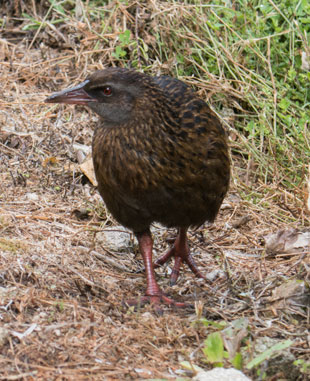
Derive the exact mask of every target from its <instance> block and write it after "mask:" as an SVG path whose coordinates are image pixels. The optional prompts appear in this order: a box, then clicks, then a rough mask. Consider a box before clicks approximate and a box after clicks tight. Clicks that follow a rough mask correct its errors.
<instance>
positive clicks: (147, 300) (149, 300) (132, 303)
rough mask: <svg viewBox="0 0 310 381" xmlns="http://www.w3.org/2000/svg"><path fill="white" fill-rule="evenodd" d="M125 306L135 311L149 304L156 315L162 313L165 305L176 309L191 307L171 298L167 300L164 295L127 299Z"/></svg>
mask: <svg viewBox="0 0 310 381" xmlns="http://www.w3.org/2000/svg"><path fill="white" fill-rule="evenodd" d="M125 304H126V305H127V306H129V307H135V308H137V309H139V308H141V307H143V306H145V305H146V304H151V306H152V307H153V308H154V310H155V311H156V312H158V313H162V308H161V306H162V305H167V306H170V307H176V308H187V307H191V305H190V304H187V303H182V302H176V301H175V300H173V299H172V298H169V297H168V296H166V295H165V294H164V293H161V294H159V295H144V296H141V297H139V298H137V299H129V300H127V301H126V302H125Z"/></svg>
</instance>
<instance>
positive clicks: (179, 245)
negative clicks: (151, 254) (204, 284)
mask: <svg viewBox="0 0 310 381" xmlns="http://www.w3.org/2000/svg"><path fill="white" fill-rule="evenodd" d="M186 233H187V229H185V228H180V229H179V234H178V236H177V238H176V240H175V242H174V244H173V247H172V248H171V249H170V250H168V251H167V252H166V253H165V254H164V255H162V256H161V257H159V258H158V259H157V260H156V261H155V263H154V268H156V267H159V266H161V265H163V264H164V263H166V262H167V261H168V260H169V259H170V258H171V257H174V266H173V269H172V273H171V276H170V284H171V285H174V284H175V283H176V281H177V279H178V277H179V274H180V267H181V264H182V263H186V264H187V265H188V267H189V268H190V269H191V270H192V272H193V273H194V274H195V275H196V277H198V278H203V279H205V276H204V275H203V274H202V273H201V272H200V271H199V270H198V267H197V265H196V263H195V261H194V259H193V257H192V256H191V255H190V251H189V247H188V242H187V235H186Z"/></svg>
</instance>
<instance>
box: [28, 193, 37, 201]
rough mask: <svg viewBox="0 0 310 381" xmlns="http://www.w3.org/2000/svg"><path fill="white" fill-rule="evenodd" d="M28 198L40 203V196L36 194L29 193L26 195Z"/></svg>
mask: <svg viewBox="0 0 310 381" xmlns="http://www.w3.org/2000/svg"><path fill="white" fill-rule="evenodd" d="M26 197H27V198H28V200H29V201H38V200H39V196H38V195H37V194H36V193H31V192H28V193H26Z"/></svg>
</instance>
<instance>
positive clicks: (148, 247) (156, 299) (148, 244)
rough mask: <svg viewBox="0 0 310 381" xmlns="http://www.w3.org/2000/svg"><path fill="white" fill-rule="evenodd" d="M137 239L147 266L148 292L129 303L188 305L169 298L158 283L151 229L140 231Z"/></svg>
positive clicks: (132, 304)
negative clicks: (153, 257) (153, 259)
mask: <svg viewBox="0 0 310 381" xmlns="http://www.w3.org/2000/svg"><path fill="white" fill-rule="evenodd" d="M137 239H138V242H139V248H140V252H141V254H142V257H143V261H144V266H145V273H146V292H145V296H142V298H140V300H130V301H128V302H127V304H128V305H131V306H137V305H144V304H146V303H151V304H156V305H157V304H160V303H164V304H168V305H173V306H175V307H186V304H185V303H178V302H175V301H174V300H173V299H171V298H168V297H167V296H166V295H165V294H164V293H163V292H162V290H161V289H160V288H159V286H158V284H157V281H156V279H155V272H154V266H153V262H152V249H153V240H152V236H151V233H150V231H149V230H147V231H146V232H143V233H138V234H137Z"/></svg>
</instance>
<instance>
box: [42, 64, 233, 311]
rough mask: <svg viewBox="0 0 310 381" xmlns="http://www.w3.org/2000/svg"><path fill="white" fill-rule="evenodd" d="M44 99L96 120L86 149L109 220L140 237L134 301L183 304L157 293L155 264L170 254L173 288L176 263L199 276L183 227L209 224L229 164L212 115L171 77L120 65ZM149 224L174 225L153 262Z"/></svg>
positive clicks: (219, 200) (222, 134) (221, 133)
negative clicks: (169, 243) (81, 109)
mask: <svg viewBox="0 0 310 381" xmlns="http://www.w3.org/2000/svg"><path fill="white" fill-rule="evenodd" d="M46 102H48V103H68V104H80V105H86V106H88V107H90V108H91V109H92V110H93V111H95V112H96V113H97V114H98V115H99V116H100V119H99V122H98V125H97V127H96V129H95V133H94V137H93V144H92V152H93V162H94V168H95V173H96V178H97V181H98V188H99V192H100V194H101V196H102V198H103V200H104V202H105V203H106V205H107V207H108V209H109V210H110V212H111V213H112V215H113V216H114V217H115V219H116V220H117V221H118V222H119V223H121V224H122V225H123V226H126V227H127V228H129V229H131V230H132V231H133V232H134V233H135V235H136V237H137V239H138V242H139V248H140V251H141V254H142V256H143V261H144V265H145V271H146V281H147V288H146V292H145V296H144V297H142V298H141V299H140V300H139V303H142V304H144V303H145V302H150V303H154V304H158V303H161V302H163V303H166V304H169V305H175V306H178V307H182V306H185V304H184V303H178V302H175V301H174V300H173V299H171V298H169V297H168V296H166V295H165V294H164V293H163V292H162V290H161V289H160V288H159V286H158V284H157V282H156V279H155V273H154V267H157V266H160V265H162V264H164V263H165V262H166V261H168V260H169V259H170V258H171V257H174V260H175V262H174V267H173V270H172V274H171V283H172V284H174V283H175V282H176V280H177V278H178V275H179V271H180V266H181V264H182V263H186V264H187V265H188V266H189V268H190V269H191V270H192V271H193V273H194V274H195V275H196V276H197V277H201V278H204V276H203V274H202V273H201V272H200V271H199V270H198V268H197V266H196V264H195V262H194V260H193V258H192V256H191V255H190V252H189V247H188V242H187V229H188V228H189V227H190V226H192V227H198V226H200V225H202V224H203V223H204V222H205V221H209V222H212V221H213V220H214V219H215V217H216V215H217V213H218V211H219V208H220V206H221V204H222V201H223V198H224V196H225V194H226V193H227V190H228V186H229V177H230V159H229V154H228V147H227V141H226V134H225V131H224V129H223V128H222V126H221V124H220V122H219V120H218V118H217V117H216V115H215V114H214V113H213V112H212V111H211V109H210V108H209V106H208V105H207V104H206V103H205V102H204V101H203V100H201V99H199V98H198V97H197V96H196V95H195V93H194V92H193V91H192V90H191V88H190V87H189V86H187V85H186V84H185V83H183V82H181V81H179V80H177V79H174V78H171V77H168V76H160V77H151V76H148V75H145V74H142V73H140V72H137V71H135V70H129V69H121V68H107V69H105V70H101V71H97V72H95V73H94V74H92V75H91V76H90V77H88V79H86V81H85V82H83V83H81V84H80V85H78V86H76V87H73V88H69V89H66V90H64V91H62V92H59V93H56V94H54V95H52V96H50V97H49V98H47V99H46ZM153 222H160V223H161V224H163V225H165V226H167V227H176V228H178V236H177V238H176V240H175V243H174V245H173V247H172V248H171V249H170V250H169V251H168V252H167V253H166V254H164V255H163V256H162V257H160V258H159V259H158V260H157V261H156V262H155V264H153V262H152V246H153V240H152V236H151V233H150V225H151V224H152V223H153ZM129 304H137V302H136V301H131V302H129Z"/></svg>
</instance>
